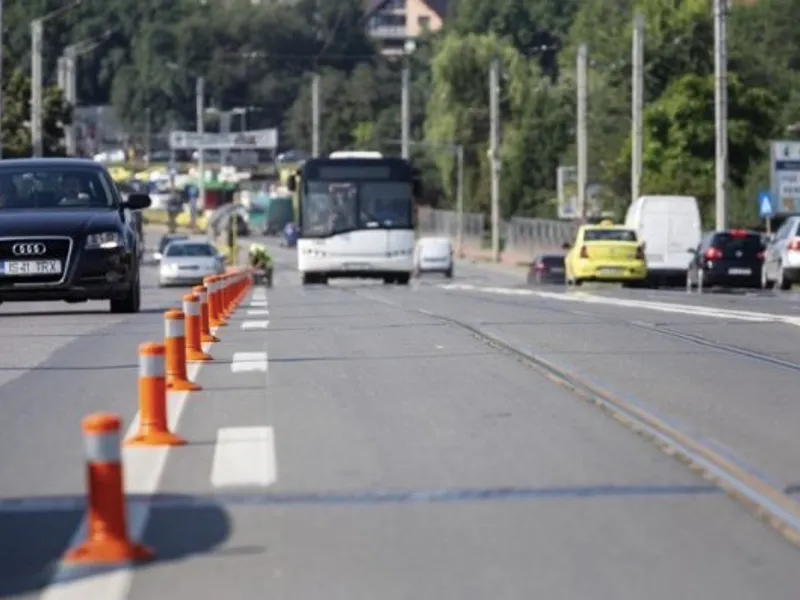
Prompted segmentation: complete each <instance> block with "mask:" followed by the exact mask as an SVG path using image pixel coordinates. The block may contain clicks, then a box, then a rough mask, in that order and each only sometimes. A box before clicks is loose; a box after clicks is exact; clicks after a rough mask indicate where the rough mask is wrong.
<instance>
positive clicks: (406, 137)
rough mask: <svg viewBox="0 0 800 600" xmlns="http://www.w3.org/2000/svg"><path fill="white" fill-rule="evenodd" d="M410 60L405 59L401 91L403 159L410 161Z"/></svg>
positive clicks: (406, 57) (405, 57)
mask: <svg viewBox="0 0 800 600" xmlns="http://www.w3.org/2000/svg"><path fill="white" fill-rule="evenodd" d="M409 62H410V61H409V59H408V55H406V56H404V57H403V74H402V79H403V82H402V90H401V98H400V104H401V112H402V114H401V115H400V121H401V126H402V129H403V131H402V135H401V140H402V143H403V158H404V159H406V160H408V159H409V157H410V156H411V150H410V148H409V145H410V144H409V141H410V138H411V107H410V106H409V104H410V102H411V99H410V93H409V87H410V85H411V83H410V82H411V68H410V66H409Z"/></svg>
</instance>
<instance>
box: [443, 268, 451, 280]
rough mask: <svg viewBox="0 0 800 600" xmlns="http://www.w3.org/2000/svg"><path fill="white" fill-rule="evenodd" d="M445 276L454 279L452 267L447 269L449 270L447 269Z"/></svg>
mask: <svg viewBox="0 0 800 600" xmlns="http://www.w3.org/2000/svg"><path fill="white" fill-rule="evenodd" d="M444 276H445V277H447V278H448V279H452V278H453V269H452V268H450V269H447V271H445V274H444Z"/></svg>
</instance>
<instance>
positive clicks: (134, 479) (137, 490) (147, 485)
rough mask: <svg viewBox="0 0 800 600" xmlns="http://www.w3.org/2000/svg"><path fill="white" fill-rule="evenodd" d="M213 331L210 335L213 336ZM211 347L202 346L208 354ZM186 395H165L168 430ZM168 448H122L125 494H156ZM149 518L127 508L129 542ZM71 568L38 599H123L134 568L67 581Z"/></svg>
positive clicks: (194, 368)
mask: <svg viewBox="0 0 800 600" xmlns="http://www.w3.org/2000/svg"><path fill="white" fill-rule="evenodd" d="M216 331H217V329H213V330H212V332H213V333H216ZM210 347H211V344H203V349H204V350H205V351H208V349H209V348H210ZM202 367H203V364H202V363H194V364H190V365H188V368H187V370H186V371H187V375H188V377H189V379H191V380H192V381H194V380H195V379H196V377H197V374H198V373H199V372H200V370H201V369H202ZM188 396H189V392H169V402H167V420H168V423H169V427H170V430H171V431H176V430H177V428H178V422H179V421H180V417H181V413H183V409H184V407H185V406H186V400H187V397H188ZM139 421H140V414H139V412H138V411H137V413H136V415H135V416H134V418H133V420H132V421H131V424H130V425H129V426H128V429H127V431H126V432H125V437H124V438H123V440H124V439H128V438H129V437H131V436H133V435H135V434H136V433H137V432H138V431H139ZM169 450H170V449H169V448H123V450H122V468H123V473H124V477H125V493H126V494H141V495H153V494H155V493H156V492H157V491H158V484H159V482H160V480H161V475H162V474H163V472H164V468H165V467H166V464H167V453H168V452H169ZM149 516H150V509H149V507H148V506H146V505H142V504H138V505H135V504H130V503H128V505H127V517H128V534H129V536H130V539H131V540H133V541H136V542H139V541H140V540H141V539H142V537H144V532H145V528H146V527H147V522H148V519H149ZM86 531H87V523H86V517H85V516H84V517H83V519H82V520H81V523H80V525H78V528H77V529H76V530H75V533H74V534H73V535H72V538H71V539H70V542H69V546H68V547H69V548H73V547H75V546H77V545H79V544H81V543H82V542H83V541H84V540H85V539H86ZM71 571H72V569H71V568H70V567H68V566H67V565H60V566H59V567H58V569H57V570H56V572H55V573H54V574H53V576H52V577H51V578H50V581H49V583H48V585H47V587H46V588H45V589H44V590H43V591H42V594H41V596H40V598H41V600H84V599H85V598H103V599H104V600H125V598H127V596H128V593H129V592H130V588H131V584H132V583H133V575H134V572H135V567H134V566H126V567H122V568H119V569H115V570H114V571H112V572H109V573H104V574H102V575H96V576H92V577H79V578H77V579H71V578H70V574H71Z"/></svg>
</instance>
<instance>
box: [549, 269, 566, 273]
mask: <svg viewBox="0 0 800 600" xmlns="http://www.w3.org/2000/svg"><path fill="white" fill-rule="evenodd" d="M551 272H552V273H563V272H564V269H551Z"/></svg>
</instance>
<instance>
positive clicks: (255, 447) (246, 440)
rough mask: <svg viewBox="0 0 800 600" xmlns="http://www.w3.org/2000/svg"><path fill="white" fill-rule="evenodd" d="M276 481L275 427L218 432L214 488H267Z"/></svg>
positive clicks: (230, 428)
mask: <svg viewBox="0 0 800 600" xmlns="http://www.w3.org/2000/svg"><path fill="white" fill-rule="evenodd" d="M277 478H278V468H277V461H276V458H275V434H274V432H273V429H272V427H225V428H222V429H219V430H218V431H217V443H216V445H215V446H214V462H213V464H212V466H211V485H213V486H214V487H215V488H221V487H236V486H238V487H242V486H254V485H255V486H260V487H267V486H269V485H272V484H273V483H275V481H276V480H277Z"/></svg>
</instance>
